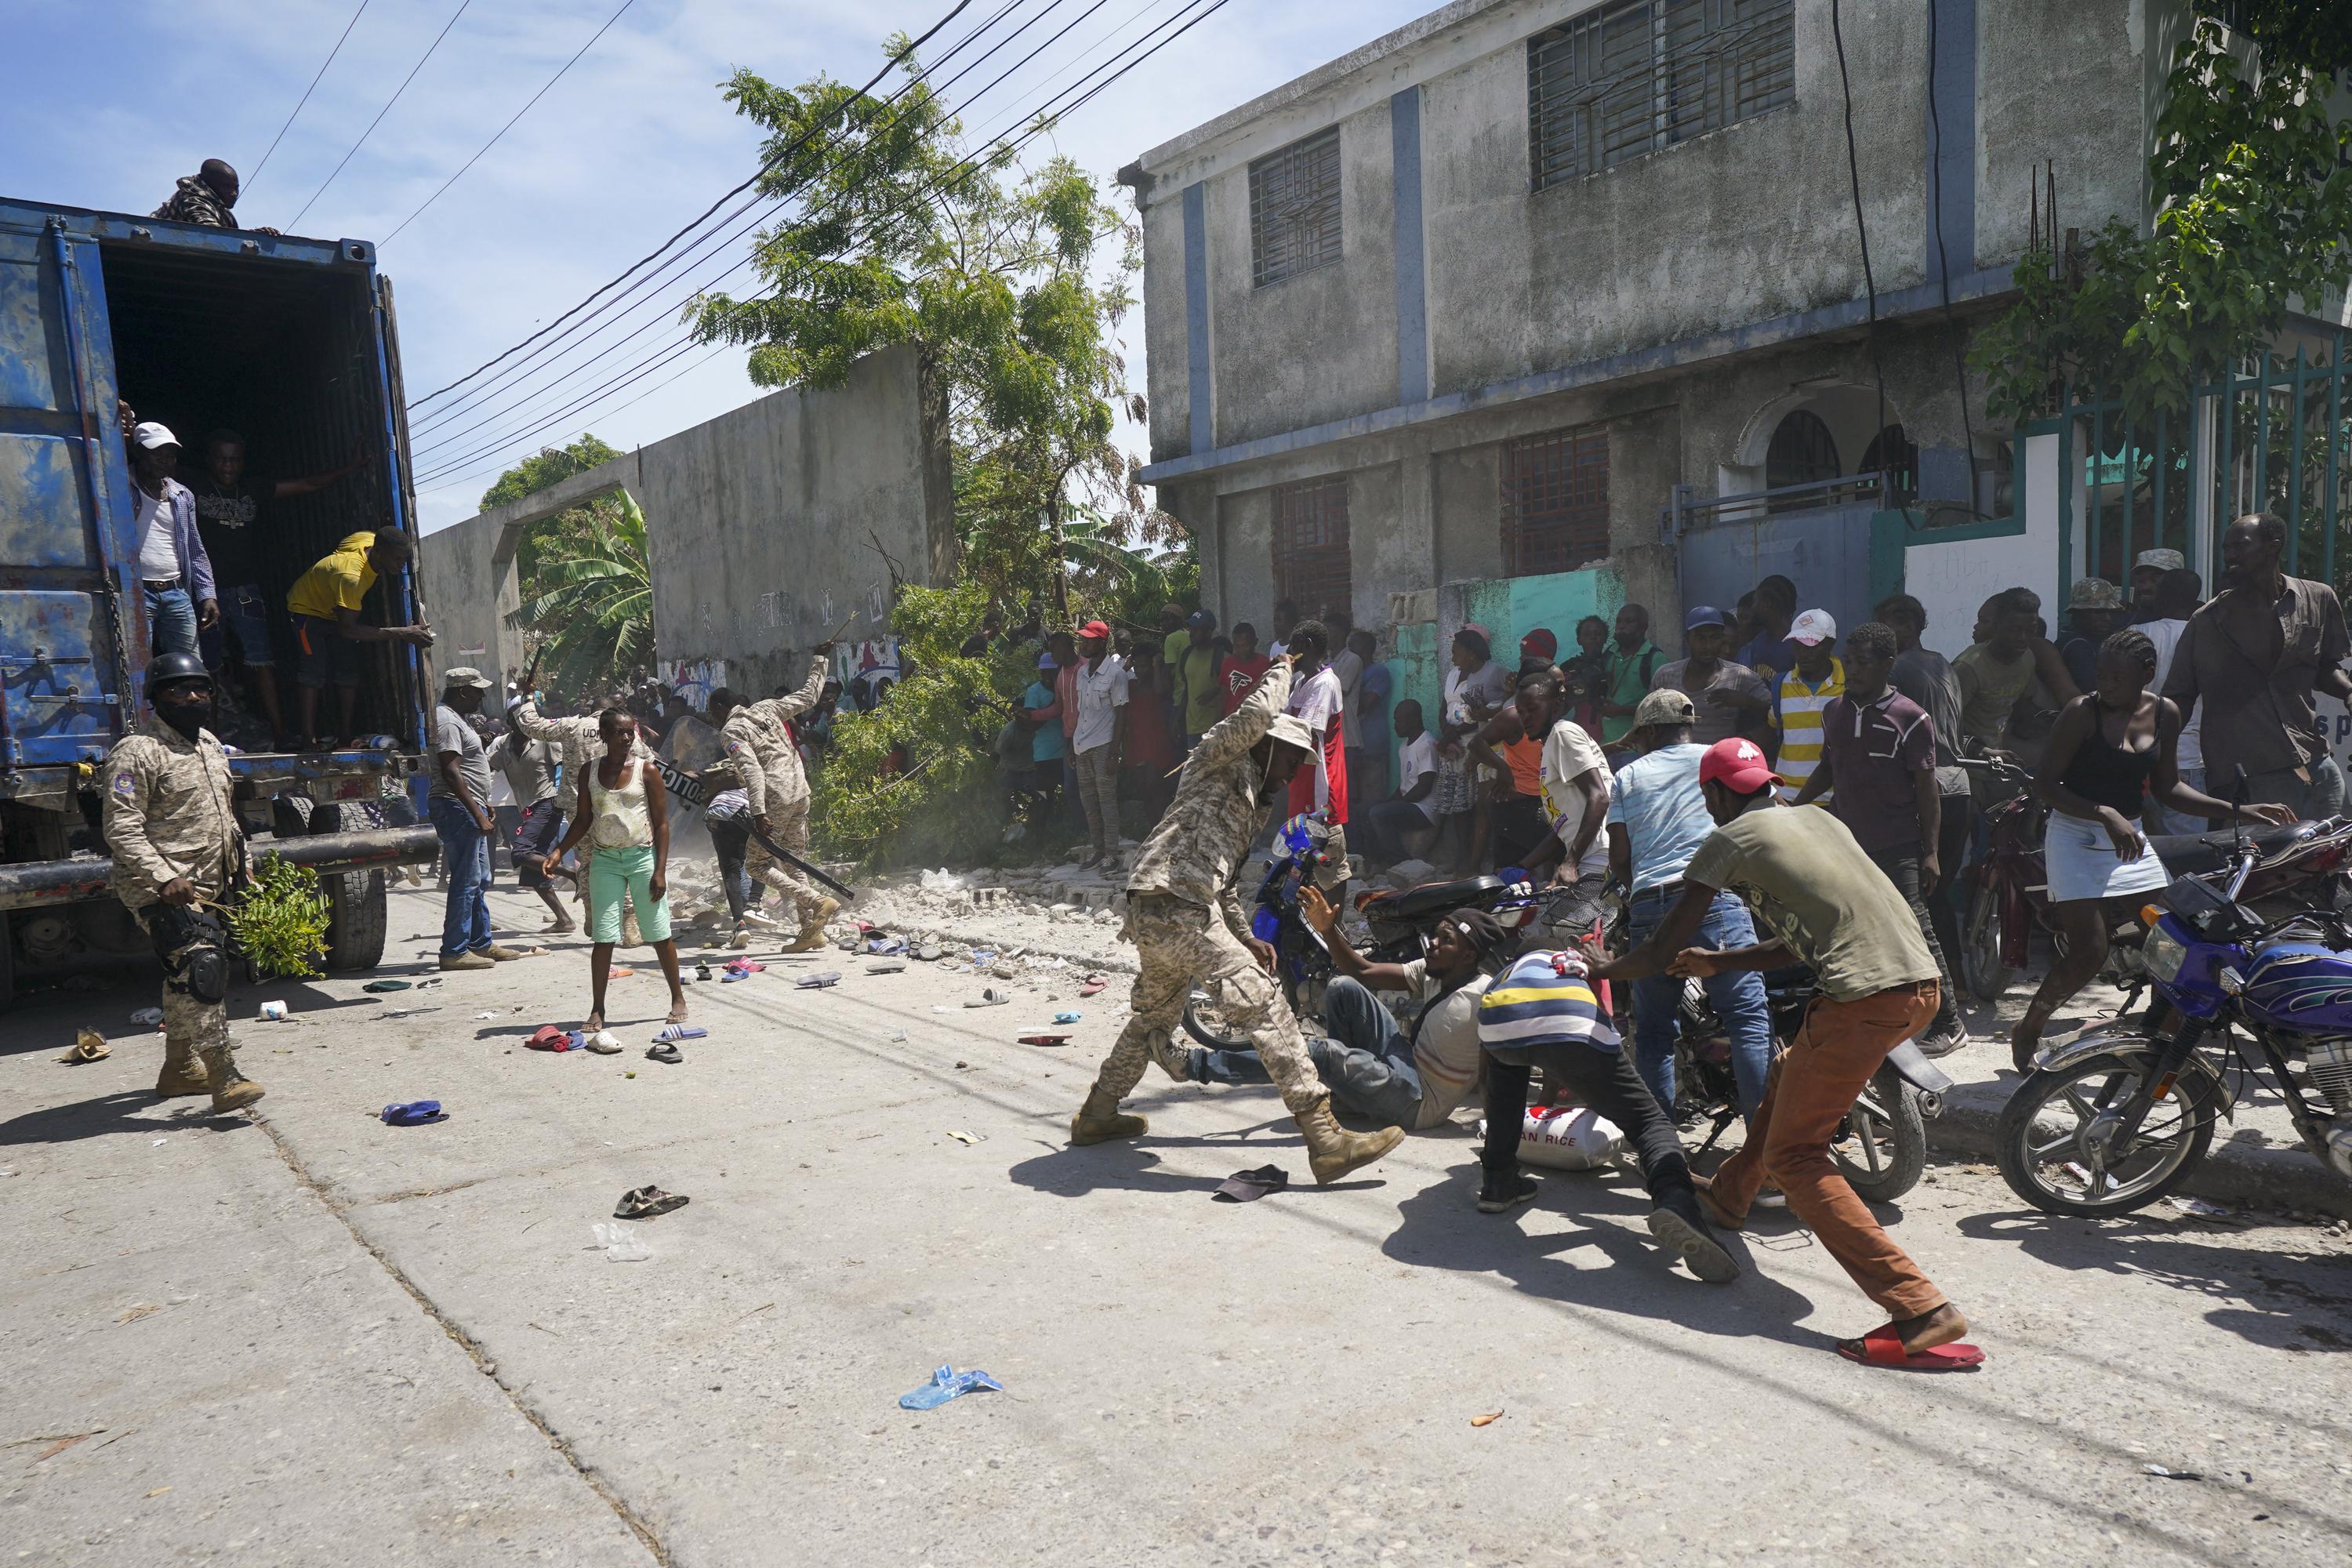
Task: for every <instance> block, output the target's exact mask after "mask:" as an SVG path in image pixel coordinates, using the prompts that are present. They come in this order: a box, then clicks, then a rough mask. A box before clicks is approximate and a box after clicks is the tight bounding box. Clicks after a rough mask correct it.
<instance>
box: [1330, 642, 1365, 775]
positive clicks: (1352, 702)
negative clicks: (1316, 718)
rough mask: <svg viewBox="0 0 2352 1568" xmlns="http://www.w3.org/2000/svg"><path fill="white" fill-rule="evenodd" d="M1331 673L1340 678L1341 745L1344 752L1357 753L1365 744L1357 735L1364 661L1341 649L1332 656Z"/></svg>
mask: <svg viewBox="0 0 2352 1568" xmlns="http://www.w3.org/2000/svg"><path fill="white" fill-rule="evenodd" d="M1331 673H1333V674H1334V675H1337V676H1338V677H1339V745H1340V748H1341V749H1342V750H1343V751H1349V752H1352V751H1356V750H1358V749H1359V748H1360V747H1361V746H1362V745H1363V743H1364V741H1363V737H1362V736H1360V735H1359V734H1357V733H1356V727H1357V726H1356V698H1357V696H1358V695H1359V694H1360V692H1361V691H1362V690H1363V687H1364V661H1363V660H1362V659H1360V658H1357V657H1356V655H1355V653H1354V652H1353V651H1352V650H1350V649H1348V648H1341V649H1340V650H1339V652H1338V653H1337V654H1335V655H1333V656H1332V658H1331Z"/></svg>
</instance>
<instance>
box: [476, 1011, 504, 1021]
mask: <svg viewBox="0 0 2352 1568" xmlns="http://www.w3.org/2000/svg"><path fill="white" fill-rule="evenodd" d="M497 1016H498V1015H497V1014H496V1013H477V1014H475V1015H474V1021H475V1022H476V1023H480V1022H482V1021H483V1020H485V1019H488V1018H495V1017H497Z"/></svg>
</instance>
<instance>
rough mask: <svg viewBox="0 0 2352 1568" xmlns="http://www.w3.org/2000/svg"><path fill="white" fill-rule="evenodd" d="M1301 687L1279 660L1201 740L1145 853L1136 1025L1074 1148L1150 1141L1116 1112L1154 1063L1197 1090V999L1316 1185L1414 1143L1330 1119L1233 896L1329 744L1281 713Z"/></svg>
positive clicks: (1294, 1024)
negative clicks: (1256, 1067) (1257, 1082)
mask: <svg viewBox="0 0 2352 1568" xmlns="http://www.w3.org/2000/svg"><path fill="white" fill-rule="evenodd" d="M1290 676H1291V661H1290V659H1289V658H1278V659H1276V660H1275V661H1274V664H1273V666H1272V667H1271V668H1268V669H1267V670H1266V672H1265V676H1264V677H1263V678H1261V679H1259V681H1258V683H1257V687H1256V689H1255V690H1253V691H1252V692H1251V693H1250V695H1249V698H1248V700H1246V701H1244V703H1243V704H1242V705H1241V706H1240V707H1238V708H1236V709H1234V710H1233V711H1232V712H1231V713H1229V714H1227V715H1226V716H1225V717H1224V718H1223V720H1221V721H1218V723H1217V724H1216V725H1215V726H1214V727H1213V729H1211V730H1210V731H1209V732H1208V733H1207V734H1205V735H1203V736H1202V737H1201V743H1200V745H1199V746H1198V747H1196V748H1194V750H1193V752H1192V756H1191V757H1190V758H1188V759H1187V760H1186V762H1185V763H1184V772H1183V775H1182V777H1181V778H1179V779H1178V780H1177V783H1176V798H1175V800H1174V801H1173V802H1172V803H1171V805H1169V807H1168V812H1167V815H1166V816H1162V817H1161V818H1160V825H1159V826H1157V827H1155V828H1153V829H1152V830H1151V833H1150V837H1147V838H1145V839H1144V841H1143V847H1142V848H1141V849H1139V851H1137V853H1136V857H1135V868H1134V870H1133V871H1131V872H1130V873H1129V877H1128V884H1127V891H1128V917H1127V930H1128V934H1129V935H1130V936H1132V937H1133V938H1134V940H1135V945H1136V949H1137V952H1138V955H1139V958H1140V960H1141V963H1140V968H1139V973H1137V975H1136V978H1135V991H1134V994H1133V998H1132V1002H1131V1004H1130V1009H1131V1010H1130V1016H1129V1018H1128V1022H1127V1027H1126V1028H1124V1029H1122V1030H1121V1031H1119V1037H1118V1043H1117V1044H1115V1045H1113V1046H1112V1047H1111V1051H1110V1055H1109V1056H1108V1058H1104V1061H1103V1065H1102V1070H1101V1071H1100V1072H1099V1073H1098V1074H1097V1076H1096V1078H1095V1082H1094V1086H1093V1087H1092V1088H1091V1089H1088V1090H1087V1101H1086V1104H1085V1105H1084V1106H1083V1107H1082V1108H1081V1109H1080V1110H1079V1111H1078V1113H1077V1114H1076V1116H1074V1117H1072V1118H1070V1142H1072V1143H1101V1142H1108V1141H1109V1140H1111V1139H1115V1138H1137V1137H1140V1136H1142V1134H1143V1133H1144V1132H1145V1131H1148V1130H1149V1128H1150V1123H1149V1122H1147V1121H1145V1120H1144V1119H1143V1118H1142V1117H1140V1116H1126V1115H1122V1114H1120V1112H1119V1109H1118V1106H1119V1101H1121V1100H1125V1099H1126V1098H1127V1096H1128V1095H1129V1093H1131V1092H1132V1091H1133V1090H1134V1089H1135V1086H1136V1085H1137V1084H1138V1083H1139V1082H1140V1081H1141V1080H1142V1078H1143V1069H1144V1067H1145V1065H1146V1063H1147V1062H1148V1061H1157V1062H1158V1063H1159V1064H1160V1069H1161V1070H1162V1071H1164V1072H1166V1073H1167V1074H1168V1076H1169V1077H1171V1078H1172V1079H1176V1080H1177V1081H1178V1082H1180V1083H1181V1082H1184V1081H1186V1080H1187V1079H1189V1078H1190V1076H1191V1067H1192V1064H1191V1059H1190V1053H1189V1052H1187V1051H1185V1050H1182V1049H1180V1048H1178V1047H1176V1046H1175V1045H1174V1044H1173V1043H1172V1041H1171V1031H1172V1030H1173V1029H1174V1028H1175V1027H1176V1026H1177V1025H1178V1024H1179V1023H1180V1022H1181V1019H1182V1017H1183V1013H1184V1001H1185V998H1186V997H1187V996H1189V995H1191V994H1192V988H1193V987H1194V986H1196V985H1198V986H1202V987H1204V988H1206V989H1207V991H1208V992H1209V994H1211V995H1213V996H1214V997H1216V998H1217V999H1218V1001H1219V1003H1220V1005H1221V1006H1222V1008H1223V1013H1224V1016H1225V1019H1226V1021H1227V1022H1228V1023H1230V1024H1232V1025H1234V1026H1236V1027H1237V1028H1239V1029H1240V1030H1242V1031H1243V1032H1244V1033H1246V1034H1247V1035H1248V1036H1249V1037H1250V1040H1251V1043H1252V1045H1253V1046H1254V1047H1255V1049H1256V1051H1257V1056H1258V1059H1259V1061H1260V1062H1262V1063H1263V1064H1264V1065H1265V1070H1266V1074H1267V1076H1269V1077H1270V1078H1272V1079H1274V1081H1275V1084H1276V1087H1277V1088H1279V1089H1281V1091H1282V1102H1283V1104H1284V1105H1286V1106H1287V1107H1288V1108H1289V1110H1290V1113H1291V1116H1292V1118H1293V1119H1294V1120H1295V1121H1297V1123H1298V1130H1299V1131H1300V1132H1301V1133H1303V1134H1305V1136H1306V1139H1307V1165H1308V1168H1309V1169H1310V1170H1312V1171H1313V1172H1314V1173H1315V1180H1316V1182H1317V1184H1318V1185H1319V1184H1325V1183H1329V1182H1335V1181H1338V1180H1339V1178H1340V1177H1341V1176H1343V1175H1345V1174H1347V1173H1349V1171H1352V1170H1355V1169H1356V1168H1357V1167H1359V1166H1360V1165H1368V1164H1370V1163H1371V1162H1373V1161H1374V1160H1377V1159H1379V1158H1380V1157H1381V1155H1383V1154H1385V1153H1387V1152H1389V1151H1390V1150H1391V1149H1393V1148H1395V1147H1396V1145H1397V1143H1398V1142H1400V1141H1401V1140H1402V1138H1403V1137H1404V1130H1403V1129H1402V1128H1399V1127H1386V1128H1382V1129H1381V1131H1378V1132H1375V1133H1371V1134H1364V1133H1357V1132H1349V1131H1345V1130H1343V1129H1342V1128H1341V1127H1340V1125H1339V1121H1338V1119H1337V1118H1335V1117H1334V1116H1333V1115H1332V1114H1331V1090H1330V1089H1328V1087H1327V1086H1326V1085H1325V1084H1324V1082H1323V1080H1322V1079H1321V1078H1319V1077H1318V1075H1317V1073H1316V1070H1315V1063H1314V1060H1313V1058H1310V1057H1309V1056H1308V1055H1307V1046H1306V1042H1305V1041H1304V1040H1302V1039H1301V1038H1300V1037H1299V1033H1298V1020H1297V1017H1296V1016H1294V1015H1293V1014H1292V1013H1291V1011H1290V1008H1289V1006H1288V1005H1286V1003H1285V1002H1284V1001H1283V998H1282V994H1281V992H1280V990H1279V989H1278V988H1277V986H1276V983H1275V980H1274V978H1273V971H1274V966H1275V962H1276V959H1275V952H1274V949H1273V948H1271V947H1269V946H1268V945H1267V944H1266V943H1265V942H1261V941H1259V940H1258V939H1257V938H1256V937H1255V935H1253V934H1251V931H1250V924H1249V916H1248V914H1247V912H1246V911H1244V909H1243V908H1242V902H1241V899H1240V897H1239V895H1238V893H1237V892H1236V890H1235V882H1236V879H1238V878H1239V877H1240V875H1241V872H1242V869H1243V868H1244V866H1245V865H1247V863H1248V860H1249V847H1250V840H1251V839H1252V838H1253V837H1255V836H1256V833H1257V828H1258V826H1259V824H1260V823H1261V822H1263V821H1264V820H1265V815H1266V803H1267V802H1268V801H1270V800H1275V799H1278V798H1280V796H1281V793H1282V792H1283V791H1284V790H1285V789H1286V787H1287V786H1288V784H1289V783H1290V781H1291V779H1292V778H1293V777H1294V776H1295V775H1296V774H1297V772H1298V769H1299V766H1300V764H1301V763H1307V762H1309V761H1310V760H1311V759H1312V757H1313V756H1314V755H1315V752H1316V750H1317V748H1318V743H1319V741H1320V737H1319V736H1318V735H1317V734H1316V733H1315V731H1314V730H1313V729H1312V728H1311V727H1310V726H1309V725H1308V724H1307V721H1304V720H1302V719H1300V718H1298V717H1297V716H1296V715H1294V714H1288V713H1285V712H1284V711H1283V706H1284V704H1285V703H1286V702H1287V701H1288V700H1290Z"/></svg>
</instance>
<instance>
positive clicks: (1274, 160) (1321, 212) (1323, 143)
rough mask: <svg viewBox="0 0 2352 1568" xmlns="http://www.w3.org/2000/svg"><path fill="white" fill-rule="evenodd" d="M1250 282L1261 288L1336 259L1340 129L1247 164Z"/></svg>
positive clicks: (1337, 245)
mask: <svg viewBox="0 0 2352 1568" xmlns="http://www.w3.org/2000/svg"><path fill="white" fill-rule="evenodd" d="M1249 182H1250V186H1249V195H1250V282H1251V284H1252V286H1253V287H1255V288H1261V289H1262V288H1264V287H1265V285H1266V284H1268V283H1279V282H1281V281H1282V280H1283V279H1286V278H1295V277H1297V275H1298V274H1299V273H1301V272H1311V271H1313V270H1314V269H1315V268H1318V267H1326V266H1328V265H1330V264H1331V263H1332V262H1334V261H1337V260H1339V127H1338V126H1336V125H1334V126H1332V127H1331V128H1330V129H1329V130H1328V131H1318V132H1316V133H1315V134H1314V135H1312V136H1309V137H1308V138H1307V139H1306V140H1305V141H1304V142H1292V143H1291V144H1290V145H1289V146H1287V147H1285V148H1284V149H1282V150H1281V151H1280V152H1278V153H1267V154H1266V155H1265V157H1263V158H1260V159H1258V160H1257V161H1256V162H1255V163H1252V164H1251V165H1250V169H1249Z"/></svg>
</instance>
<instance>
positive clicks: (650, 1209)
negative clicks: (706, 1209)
mask: <svg viewBox="0 0 2352 1568" xmlns="http://www.w3.org/2000/svg"><path fill="white" fill-rule="evenodd" d="M687 1203H688V1198H687V1196H686V1194H684V1193H666V1192H664V1191H662V1190H661V1189H660V1188H659V1187H631V1188H630V1189H629V1190H628V1191H627V1192H625V1193H623V1194H621V1203H620V1206H619V1207H617V1208H615V1209H614V1211H613V1217H614V1219H651V1218H653V1217H654V1215H663V1214H667V1213H669V1211H670V1210H672V1209H682V1208H684V1207H685V1206H686V1205H687Z"/></svg>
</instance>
